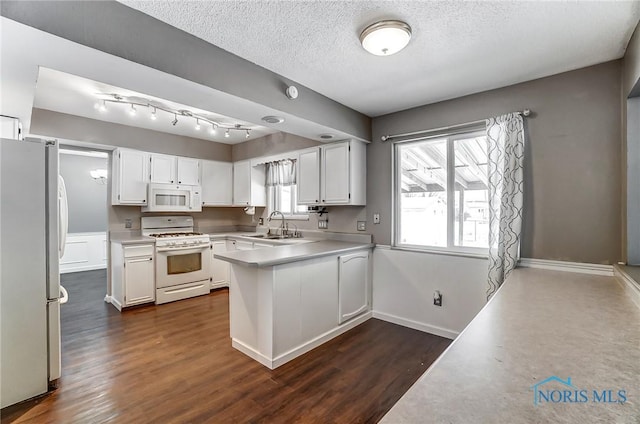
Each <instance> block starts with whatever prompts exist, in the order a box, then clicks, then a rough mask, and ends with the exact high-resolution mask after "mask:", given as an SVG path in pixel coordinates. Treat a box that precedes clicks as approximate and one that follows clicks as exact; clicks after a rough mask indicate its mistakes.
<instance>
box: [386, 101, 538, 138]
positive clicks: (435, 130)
mask: <svg viewBox="0 0 640 424" xmlns="http://www.w3.org/2000/svg"><path fill="white" fill-rule="evenodd" d="M512 113H519V114H520V115H522V116H529V115H531V110H529V109H524V110H518V111H516V112H512ZM485 121H486V119H479V120H477V121H471V122H465V123H464V124H456V125H450V126H448V127H441V128H434V129H431V130H422V131H414V132H410V133H404V134H392V135H383V136H382V137H380V139H381V140H382V141H383V142H385V141H389V140H390V139H392V138H399V137H410V136H413V135H421V134H430V133H434V132H442V131H448V130H453V129H457V128H463V127H469V126H471V125H476V124H481V123H483V122H485Z"/></svg>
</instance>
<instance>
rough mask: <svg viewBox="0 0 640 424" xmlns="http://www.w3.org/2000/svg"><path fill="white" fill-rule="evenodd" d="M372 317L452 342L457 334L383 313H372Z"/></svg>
mask: <svg viewBox="0 0 640 424" xmlns="http://www.w3.org/2000/svg"><path fill="white" fill-rule="evenodd" d="M373 317H374V318H377V319H380V320H382V321H387V322H390V323H392V324H397V325H401V326H403V327H408V328H413V329H414V330H418V331H423V332H425V333H429V334H435V335H436V336H440V337H445V338H447V339H450V340H453V339H455V338H456V337H458V334H459V333H458V332H457V331H453V330H449V329H446V328H442V327H437V326H435V325H430V324H425V323H423V322H418V321H413V320H410V319H406V318H402V317H399V316H396V315H391V314H386V313H384V312H379V311H373Z"/></svg>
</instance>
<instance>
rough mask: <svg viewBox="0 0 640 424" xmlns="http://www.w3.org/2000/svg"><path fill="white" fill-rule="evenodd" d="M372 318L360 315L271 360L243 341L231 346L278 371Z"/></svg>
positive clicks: (235, 342) (233, 343)
mask: <svg viewBox="0 0 640 424" xmlns="http://www.w3.org/2000/svg"><path fill="white" fill-rule="evenodd" d="M371 317H372V313H371V311H369V312H366V313H364V314H362V315H360V316H359V317H357V318H354V319H352V320H350V321H348V322H346V323H344V324H342V325H340V326H339V327H336V328H334V329H333V330H330V331H327V332H326V333H324V334H321V335H320V336H318V337H316V338H315V339H312V340H310V341H308V342H306V343H304V344H302V345H300V346H298V347H296V348H294V349H292V350H290V351H288V352H285V353H283V354H282V355H280V356H277V357H275V358H273V359H271V358H269V357H268V356H266V355H264V354H262V353H260V352H258V351H257V350H256V349H254V348H253V347H251V346H248V345H247V344H245V343H243V342H242V341H240V340H238V339H235V338H232V339H231V346H232V347H234V348H235V349H237V350H239V351H240V352H242V353H244V354H245V355H247V356H248V357H250V358H252V359H255V360H256V361H258V362H260V363H261V364H262V365H264V366H265V367H267V368H269V369H272V370H273V369H276V368H278V367H279V366H281V365H284V364H286V363H287V362H289V361H291V360H293V359H295V358H297V357H298V356H301V355H304V354H305V353H307V352H309V351H310V350H313V349H315V348H316V347H318V346H320V345H321V344H324V343H326V342H328V341H329V340H331V339H333V338H335V337H338V336H339V335H340V334H342V333H346V332H347V331H349V330H351V329H352V328H354V327H356V326H358V325H360V324H362V323H363V322H365V321H367V320H368V319H370V318H371Z"/></svg>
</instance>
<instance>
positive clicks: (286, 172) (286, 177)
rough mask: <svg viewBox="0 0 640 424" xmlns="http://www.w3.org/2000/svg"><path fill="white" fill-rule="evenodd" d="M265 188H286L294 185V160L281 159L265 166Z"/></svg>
mask: <svg viewBox="0 0 640 424" xmlns="http://www.w3.org/2000/svg"><path fill="white" fill-rule="evenodd" d="M265 165H266V174H267V186H269V187H271V186H278V185H283V186H288V185H293V184H295V183H296V161H295V159H283V160H278V161H275V162H267V163H266V164H265Z"/></svg>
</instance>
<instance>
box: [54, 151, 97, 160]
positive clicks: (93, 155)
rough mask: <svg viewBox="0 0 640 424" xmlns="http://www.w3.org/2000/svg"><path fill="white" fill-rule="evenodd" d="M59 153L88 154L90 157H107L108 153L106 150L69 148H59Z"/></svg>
mask: <svg viewBox="0 0 640 424" xmlns="http://www.w3.org/2000/svg"><path fill="white" fill-rule="evenodd" d="M59 153H60V154H62V155H73V156H88V157H92V158H102V159H108V158H109V154H108V153H107V152H95V151H91V152H87V151H85V150H69V149H60V150H59Z"/></svg>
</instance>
